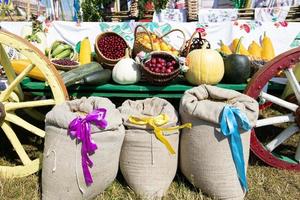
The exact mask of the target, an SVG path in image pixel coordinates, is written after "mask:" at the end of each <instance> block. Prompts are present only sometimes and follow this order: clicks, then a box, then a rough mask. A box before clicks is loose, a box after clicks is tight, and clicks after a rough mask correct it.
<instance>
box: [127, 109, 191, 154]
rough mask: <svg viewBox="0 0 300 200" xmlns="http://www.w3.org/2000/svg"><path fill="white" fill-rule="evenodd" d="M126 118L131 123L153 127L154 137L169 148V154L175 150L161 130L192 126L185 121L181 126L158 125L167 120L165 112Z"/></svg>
mask: <svg viewBox="0 0 300 200" xmlns="http://www.w3.org/2000/svg"><path fill="white" fill-rule="evenodd" d="M128 120H129V122H131V123H132V124H137V125H146V124H149V125H150V126H151V127H152V128H153V130H154V134H155V136H156V138H157V139H158V140H160V141H161V142H162V143H163V144H164V145H165V146H166V147H167V149H168V150H169V152H170V153H171V154H175V151H174V149H173V147H172V146H171V144H170V143H169V141H168V140H167V139H166V138H165V136H164V135H163V131H173V130H179V129H181V128H191V127H192V124H191V123H186V124H183V125H181V126H174V127H169V128H161V127H159V126H162V125H164V124H166V123H168V122H169V117H168V115H166V114H160V115H158V116H156V117H142V118H139V117H134V116H130V117H129V118H128Z"/></svg>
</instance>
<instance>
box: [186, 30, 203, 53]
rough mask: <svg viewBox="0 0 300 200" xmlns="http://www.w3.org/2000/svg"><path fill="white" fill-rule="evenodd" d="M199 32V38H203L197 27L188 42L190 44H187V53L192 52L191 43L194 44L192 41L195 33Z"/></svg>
mask: <svg viewBox="0 0 300 200" xmlns="http://www.w3.org/2000/svg"><path fill="white" fill-rule="evenodd" d="M197 33H199V38H200V40H201V39H202V38H201V32H200V31H199V30H197V29H196V31H195V32H194V33H193V35H192V36H191V39H190V40H189V42H188V46H187V50H186V53H187V54H188V53H190V49H191V45H192V41H193V38H194V37H195V35H196V34H197Z"/></svg>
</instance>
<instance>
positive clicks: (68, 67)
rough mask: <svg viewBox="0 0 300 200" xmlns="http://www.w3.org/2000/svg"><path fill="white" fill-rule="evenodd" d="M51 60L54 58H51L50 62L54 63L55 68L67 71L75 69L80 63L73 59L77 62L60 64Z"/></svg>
mask: <svg viewBox="0 0 300 200" xmlns="http://www.w3.org/2000/svg"><path fill="white" fill-rule="evenodd" d="M53 60H56V59H51V63H52V64H53V65H54V67H55V68H56V69H57V70H62V71H69V70H71V69H75V68H77V67H79V65H80V63H79V62H77V61H74V62H77V64H76V65H60V64H57V63H55V62H52V61H53Z"/></svg>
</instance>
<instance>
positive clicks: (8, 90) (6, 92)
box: [0, 64, 35, 102]
mask: <svg viewBox="0 0 300 200" xmlns="http://www.w3.org/2000/svg"><path fill="white" fill-rule="evenodd" d="M34 66H35V65H33V64H30V65H28V66H27V67H26V68H25V69H24V70H23V71H22V72H21V73H20V74H19V75H18V76H17V77H16V78H15V80H13V81H12V82H11V83H10V84H9V85H8V87H7V88H6V89H5V90H4V91H3V92H2V93H1V94H0V101H2V102H3V101H5V100H7V98H8V97H9V95H10V94H11V92H12V91H13V90H14V89H15V88H16V87H17V86H18V85H19V83H20V82H21V81H22V80H23V79H24V77H25V76H26V75H27V74H28V73H29V72H30V71H31V70H32V69H33V68H34Z"/></svg>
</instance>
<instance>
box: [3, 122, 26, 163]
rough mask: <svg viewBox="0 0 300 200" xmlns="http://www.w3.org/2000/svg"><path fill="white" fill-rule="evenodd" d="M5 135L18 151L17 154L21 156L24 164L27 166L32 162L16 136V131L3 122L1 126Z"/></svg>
mask: <svg viewBox="0 0 300 200" xmlns="http://www.w3.org/2000/svg"><path fill="white" fill-rule="evenodd" d="M1 128H2V129H3V131H4V133H5V134H6V136H7V138H8V139H9V141H10V142H11V144H12V146H13V147H14V149H15V150H16V152H17V154H18V155H19V157H20V159H21V161H22V163H23V164H24V165H27V164H29V163H30V162H31V160H30V158H29V157H28V155H27V153H26V152H25V150H24V148H23V146H22V144H21V143H20V141H19V139H18V137H17V136H16V134H15V132H14V130H13V129H12V128H11V127H10V126H9V124H8V122H3V123H2V125H1Z"/></svg>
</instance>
